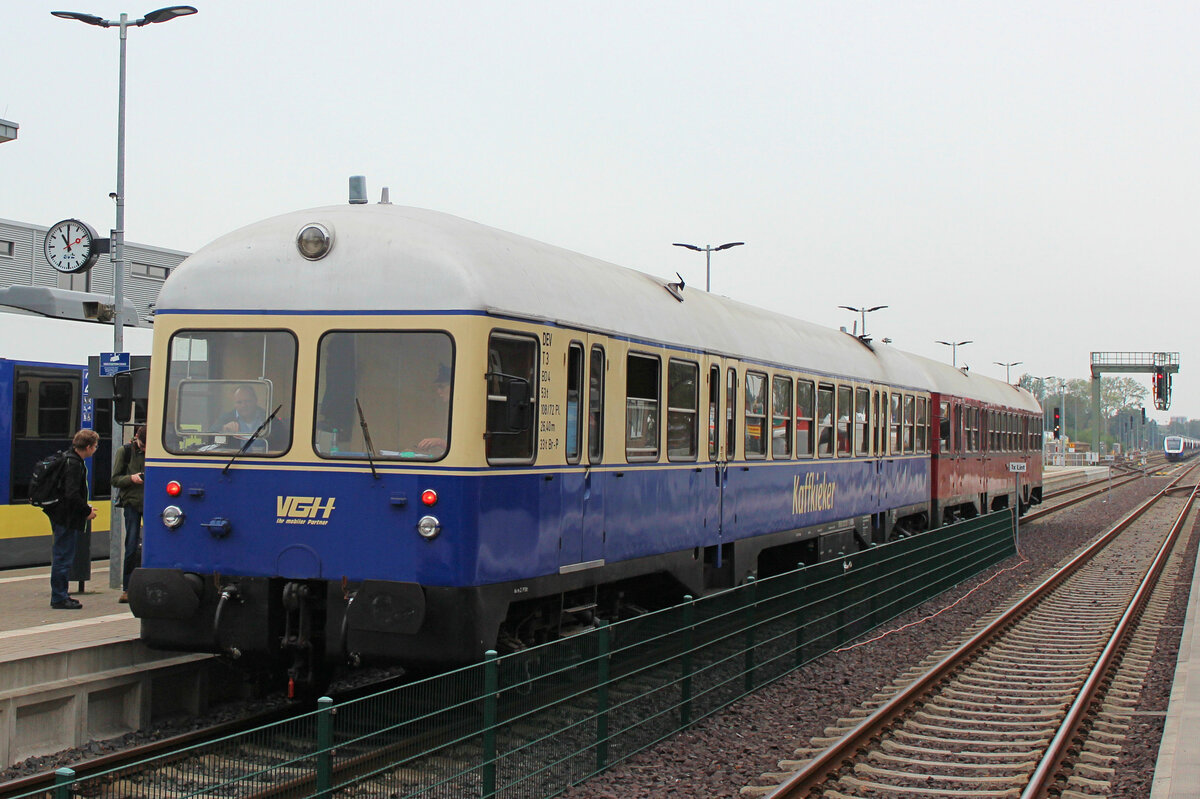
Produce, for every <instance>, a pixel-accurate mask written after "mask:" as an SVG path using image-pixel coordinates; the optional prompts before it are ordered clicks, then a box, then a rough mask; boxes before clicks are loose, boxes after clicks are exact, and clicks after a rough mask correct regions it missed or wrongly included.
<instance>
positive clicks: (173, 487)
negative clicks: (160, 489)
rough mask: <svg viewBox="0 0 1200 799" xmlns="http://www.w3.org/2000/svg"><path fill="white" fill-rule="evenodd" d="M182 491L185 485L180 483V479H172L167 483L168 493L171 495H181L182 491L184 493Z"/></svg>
mask: <svg viewBox="0 0 1200 799" xmlns="http://www.w3.org/2000/svg"><path fill="white" fill-rule="evenodd" d="M182 491H183V486H181V485H180V484H179V481H178V480H172V481H171V482H169V483H167V494H168V495H169V496H172V497H177V496H179V495H180V493H182Z"/></svg>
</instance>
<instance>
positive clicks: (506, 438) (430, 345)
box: [401, 331, 554, 464]
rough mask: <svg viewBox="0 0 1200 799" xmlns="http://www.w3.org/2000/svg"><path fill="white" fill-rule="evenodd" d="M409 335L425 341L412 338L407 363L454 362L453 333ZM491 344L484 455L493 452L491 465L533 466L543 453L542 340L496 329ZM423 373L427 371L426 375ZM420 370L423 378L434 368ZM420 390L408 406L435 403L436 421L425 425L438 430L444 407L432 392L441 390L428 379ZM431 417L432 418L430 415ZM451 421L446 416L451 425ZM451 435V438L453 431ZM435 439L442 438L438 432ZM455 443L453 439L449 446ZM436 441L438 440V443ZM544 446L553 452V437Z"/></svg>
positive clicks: (403, 452)
mask: <svg viewBox="0 0 1200 799" xmlns="http://www.w3.org/2000/svg"><path fill="white" fill-rule="evenodd" d="M403 335H410V336H414V337H416V336H420V338H419V339H418V338H414V339H413V340H412V342H411V344H412V348H411V352H410V353H405V355H404V357H405V360H409V359H410V358H411V359H412V360H413V362H414V364H432V363H438V362H441V363H448V364H453V362H454V344H453V341H452V340H451V338H450V336H449V335H448V334H446V333H441V332H434V333H405V334H403ZM487 346H488V350H487V359H488V360H487V373H486V374H485V375H484V378H485V380H484V385H485V386H486V389H485V390H486V391H487V421H486V423H485V424H486V427H485V431H484V451H485V452H486V453H487V461H488V463H497V464H504V463H514V464H515V463H532V462H533V461H534V460H535V458H536V456H537V451H538V437H537V428H538V419H537V416H538V413H537V407H538V404H539V403H538V402H537V400H536V398H537V397H538V396H540V392H539V390H538V369H537V367H538V363H539V361H540V359H539V357H538V340H537V339H536V338H534V337H533V336H527V335H523V334H519V333H505V332H501V331H493V332H492V334H491V335H490V336H488V345H487ZM422 369H423V370H424V371H421V370H422ZM417 370H418V371H417V374H421V375H422V377H425V376H426V374H427V372H428V370H429V366H424V367H417ZM439 372H440V369H439ZM451 372H453V369H452V368H451ZM451 377H453V373H452V374H451ZM439 385H440V384H439ZM418 386H419V387H418V392H417V393H415V394H411V395H409V396H408V397H406V398H405V399H404V403H405V404H406V405H407V403H408V402H410V401H415V402H424V403H426V404H430V405H434V413H433V414H432V418H430V416H429V415H427V416H426V418H425V421H424V422H423V424H425V425H429V424H432V425H433V426H435V427H436V426H437V419H438V418H439V416H440V414H441V413H442V408H443V406H444V404H443V403H441V402H439V401H438V399H437V398H433V397H431V396H430V394H429V393H428V392H430V391H431V390H438V386H430V384H429V383H428V382H425V381H422V382H421V383H420V384H418ZM422 397H423V398H424V399H422ZM439 397H440V395H439ZM522 409H525V410H522ZM426 413H427V414H428V411H427V412H426ZM449 418H450V417H449V416H447V417H446V419H447V423H448V422H449ZM446 432H447V434H448V433H449V432H450V431H449V430H447V431H446ZM433 435H434V437H435V438H436V437H437V435H436V434H433ZM449 442H450V439H449V438H447V439H446V446H448V445H449ZM436 443H437V442H434V444H435V445H436ZM541 443H542V445H543V446H546V447H547V448H548V449H549V448H551V447H554V440H553V439H552V438H550V437H547V438H545V439H543V440H542V442H541ZM426 446H428V445H426ZM445 452H446V450H445V449H442V451H441V452H438V451H437V449H434V450H433V451H432V453H431V454H432V457H441V456H442V455H444V454H445ZM413 455H414V453H413V451H412V450H408V449H405V450H401V457H412V456H413ZM427 457H429V456H427Z"/></svg>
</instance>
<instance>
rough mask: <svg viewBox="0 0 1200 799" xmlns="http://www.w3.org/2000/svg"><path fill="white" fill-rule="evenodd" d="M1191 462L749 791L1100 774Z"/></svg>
mask: <svg viewBox="0 0 1200 799" xmlns="http://www.w3.org/2000/svg"><path fill="white" fill-rule="evenodd" d="M1194 471H1195V470H1194V469H1189V470H1188V472H1186V473H1184V474H1182V475H1180V477H1179V478H1177V479H1176V480H1175V481H1173V482H1172V484H1171V485H1169V486H1168V487H1167V488H1165V489H1164V490H1162V491H1160V492H1159V493H1158V494H1156V495H1155V496H1154V497H1152V498H1151V499H1150V500H1148V501H1147V502H1145V503H1143V504H1142V505H1141V506H1140V507H1139V508H1137V509H1136V510H1134V511H1133V512H1131V513H1130V514H1128V515H1127V516H1126V517H1125V518H1124V519H1122V520H1121V521H1120V522H1118V524H1117V525H1116V526H1114V528H1113V529H1112V530H1110V531H1109V532H1108V533H1106V534H1105V535H1104V536H1102V537H1101V538H1100V539H1098V540H1097V541H1096V542H1095V543H1094V544H1093V545H1092V546H1090V547H1089V548H1088V549H1087V550H1085V551H1084V552H1083V553H1081V554H1080V555H1078V556H1077V557H1076V558H1074V559H1072V560H1071V561H1070V562H1069V563H1068V564H1066V565H1064V566H1063V567H1062V568H1060V569H1059V570H1057V572H1056V573H1055V574H1054V575H1053V576H1051V577H1050V578H1049V579H1047V580H1046V581H1045V582H1043V583H1042V584H1041V585H1040V586H1039V587H1038V588H1037V589H1035V590H1034V591H1033V592H1032V593H1031V594H1029V595H1028V596H1027V597H1026V598H1025V599H1024V600H1023V601H1021V602H1020V603H1018V604H1017V605H1015V606H1013V607H1012V608H1010V609H1009V610H1007V611H1004V612H1003V613H1002V614H1000V615H999V616H998V617H997V618H995V619H994V620H992V621H990V622H988V623H985V624H984V625H981V626H982V629H980V630H979V631H978V632H976V633H974V634H973V635H970V637H969V640H967V641H966V642H965V643H963V644H962V645H961V646H959V647H958V648H957V649H955V650H954V651H953V652H950V653H949V654H947V653H945V652H940V653H936V654H935V655H934V656H931V658H930V659H929V660H928V661H927V663H926V664H923V667H922V669H920V670H918V671H917V673H914V674H909V675H906V676H904V677H902V678H901V679H900V680H898V682H897V684H896V685H895V686H894V693H891V694H890V695H886V696H878V697H877V698H876V700H874V702H873V703H872V704H871V705H870V706H867V707H864V708H862V709H861V710H860V714H861V715H859V716H857V717H854V718H849V719H845V720H843V721H842V722H840V723H839V724H838V725H835V726H834V727H831V728H829V729H827V730H826V733H827V735H826V737H825V738H817V739H814V740H813V741H812V747H811V748H808V749H801V750H798V751H797V753H796V756H797V759H796V760H793V761H783V762H781V763H780V768H781V771H780V772H777V773H771V774H765V775H763V779H762V782H764V783H773V784H768V785H758V786H749V787H747V788H745V789H743V792H742V793H743V795H744V796H767V797H770V798H771V799H792V798H793V797H802V796H803V797H809V796H824V797H828V798H829V799H845V798H846V797H860V796H863V797H865V796H870V797H873V799H890V798H891V797H897V798H898V797H908V798H909V799H911V798H912V797H923V796H929V797H933V796H956V797H973V796H978V797H1013V798H1014V799H1016V797H1021V798H1022V799H1033V797H1041V796H1045V795H1047V792H1048V791H1049V789H1050V788H1051V786H1053V787H1054V788H1055V791H1056V792H1060V791H1061V790H1062V789H1063V788H1064V786H1066V785H1074V786H1075V787H1076V788H1078V787H1079V786H1080V785H1083V786H1085V787H1089V788H1091V787H1094V785H1093V784H1094V783H1095V782H1097V781H1098V779H1099V778H1102V777H1103V776H1104V758H1105V757H1106V756H1108V755H1111V749H1112V747H1113V744H1112V738H1113V737H1114V736H1119V730H1120V728H1121V726H1122V721H1121V718H1122V714H1124V716H1125V718H1126V719H1127V718H1128V713H1129V712H1130V708H1129V705H1130V702H1133V703H1136V685H1137V681H1138V679H1139V677H1138V670H1139V668H1141V669H1142V670H1144V667H1145V662H1146V660H1147V657H1146V655H1145V650H1146V645H1145V644H1142V645H1141V646H1140V647H1139V646H1138V645H1137V636H1138V635H1139V632H1138V630H1137V629H1136V628H1137V626H1138V619H1139V617H1140V616H1141V615H1142V614H1143V612H1144V610H1145V608H1146V607H1147V606H1148V603H1149V607H1150V608H1151V612H1154V608H1157V607H1161V606H1162V605H1164V604H1165V603H1163V602H1161V601H1160V600H1156V602H1149V600H1150V598H1151V596H1152V594H1153V590H1154V587H1155V585H1156V581H1157V577H1158V575H1159V574H1160V573H1161V572H1162V570H1163V568H1164V566H1165V564H1166V562H1167V560H1168V556H1169V554H1170V552H1171V549H1172V546H1173V545H1174V543H1175V541H1176V540H1177V539H1178V538H1179V537H1180V536H1181V535H1183V533H1181V531H1183V530H1186V531H1187V534H1189V535H1190V531H1191V527H1192V521H1193V519H1192V518H1191V514H1192V512H1193V504H1194V501H1195V497H1196V493H1197V488H1196V487H1195V486H1188V487H1187V490H1186V491H1181V490H1180V489H1179V484H1180V481H1181V480H1182V479H1183V477H1184V476H1185V475H1186V474H1190V473H1193V472H1194ZM1185 522H1186V524H1185ZM1147 627H1148V628H1149V630H1148V631H1145V632H1142V633H1140V634H1142V635H1149V634H1150V633H1151V632H1153V625H1152V623H1150V624H1148V625H1147ZM1130 642H1133V643H1132V645H1131V643H1130ZM1149 649H1150V650H1152V649H1153V644H1152V643H1151V644H1150V646H1149ZM1127 653H1130V654H1127ZM926 667H928V668H926ZM1131 686H1132V687H1131ZM1128 690H1132V691H1133V692H1134V694H1133V695H1134V697H1135V698H1134V699H1132V700H1131V699H1130V698H1129V696H1128V692H1127V691H1128ZM1106 703H1107V704H1106ZM1106 736H1107V740H1103V739H1105V737H1106ZM1097 739H1102V740H1100V742H1099V743H1096V740H1097ZM1089 747H1090V749H1091V750H1092V751H1089ZM1068 751H1071V752H1074V753H1075V754H1072V755H1070V757H1068ZM1081 751H1082V754H1081V753H1080V752H1081Z"/></svg>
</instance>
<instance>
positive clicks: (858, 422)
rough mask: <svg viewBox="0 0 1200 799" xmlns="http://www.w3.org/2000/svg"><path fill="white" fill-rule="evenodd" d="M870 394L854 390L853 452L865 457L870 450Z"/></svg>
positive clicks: (861, 389) (862, 389)
mask: <svg viewBox="0 0 1200 799" xmlns="http://www.w3.org/2000/svg"><path fill="white" fill-rule="evenodd" d="M870 430H871V392H870V391H868V390H867V389H865V388H856V389H854V452H855V454H858V455H866V454H867V453H868V452H869V451H870V448H871V432H870Z"/></svg>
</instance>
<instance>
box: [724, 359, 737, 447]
mask: <svg viewBox="0 0 1200 799" xmlns="http://www.w3.org/2000/svg"><path fill="white" fill-rule="evenodd" d="M736 408H737V369H734V368H733V367H732V366H731V367H730V368H728V369H726V370H725V449H726V452H725V460H730V461H731V460H733V459H734V455H735V453H734V443H735V442H736V441H737V414H736V413H735V412H734V411H735V409H736Z"/></svg>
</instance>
